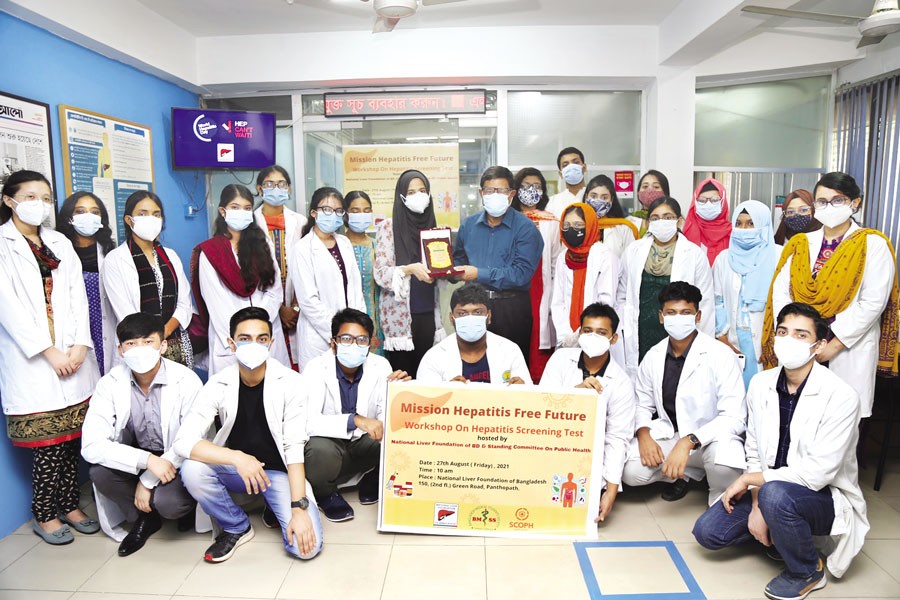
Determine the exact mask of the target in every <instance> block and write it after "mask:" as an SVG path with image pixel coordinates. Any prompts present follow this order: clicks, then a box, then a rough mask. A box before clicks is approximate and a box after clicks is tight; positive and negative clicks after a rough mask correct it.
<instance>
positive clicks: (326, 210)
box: [316, 206, 344, 217]
mask: <svg viewBox="0 0 900 600" xmlns="http://www.w3.org/2000/svg"><path fill="white" fill-rule="evenodd" d="M319 211H322V212H323V213H324V214H326V215H330V214H332V213H333V214H336V215H337V216H339V217H343V216H344V209H343V208H331V207H330V206H320V207H319V208H317V209H316V212H319Z"/></svg>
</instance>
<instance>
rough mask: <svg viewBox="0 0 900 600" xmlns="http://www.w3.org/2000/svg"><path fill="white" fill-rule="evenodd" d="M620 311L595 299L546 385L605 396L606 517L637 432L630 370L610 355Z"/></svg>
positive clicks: (550, 367)
mask: <svg viewBox="0 0 900 600" xmlns="http://www.w3.org/2000/svg"><path fill="white" fill-rule="evenodd" d="M618 327H619V315H617V314H616V311H615V310H614V309H613V307H611V306H608V305H606V304H600V303H595V304H591V305H589V306H587V307H586V308H585V309H584V310H583V311H582V312H581V329H580V330H579V336H578V345H579V347H578V348H559V349H558V350H557V351H556V352H554V353H553V355H552V356H551V357H550V360H549V361H548V362H547V366H546V368H545V369H544V374H543V376H542V377H541V383H540V385H541V387H547V388H557V389H558V388H565V387H578V388H590V389H593V390H596V391H597V394H598V397H599V398H603V399H604V400H605V401H606V437H605V439H604V443H603V484H604V485H605V486H606V490H605V491H604V492H603V495H602V496H601V498H600V514H599V515H598V516H597V518H596V519H595V520H596V521H605V520H606V517H607V516H609V512H610V511H611V510H612V507H613V504H614V503H615V501H616V496H617V495H618V493H619V487H620V486H621V484H622V469H623V468H624V467H625V457H626V455H627V454H628V446H629V444H630V443H631V438H632V437H634V408H635V402H636V401H635V396H634V386H633V385H632V384H631V379H629V378H628V375H627V374H626V373H625V370H624V369H623V368H622V367H621V366H619V365H618V364H616V362H615V361H614V360H613V359H612V357H610V354H609V347H610V345H612V344H615V343H616V342H617V341H618V339H619V335H618V334H617V333H616V330H617V329H618Z"/></svg>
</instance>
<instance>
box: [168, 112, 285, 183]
mask: <svg viewBox="0 0 900 600" xmlns="http://www.w3.org/2000/svg"><path fill="white" fill-rule="evenodd" d="M172 141H173V144H172V146H173V161H174V163H175V167H176V168H181V169H262V168H264V167H268V166H269V165H272V164H275V115H274V114H272V113H259V112H243V111H230V110H208V109H196V108H173V109H172Z"/></svg>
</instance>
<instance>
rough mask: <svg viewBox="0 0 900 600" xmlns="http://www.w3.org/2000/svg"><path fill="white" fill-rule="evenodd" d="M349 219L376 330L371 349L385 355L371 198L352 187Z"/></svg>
mask: <svg viewBox="0 0 900 600" xmlns="http://www.w3.org/2000/svg"><path fill="white" fill-rule="evenodd" d="M344 210H345V211H347V213H346V221H347V239H348V240H350V243H351V244H353V255H354V256H355V257H356V266H357V267H359V275H360V278H361V279H362V292H363V298H365V300H366V312H367V313H368V314H369V316H370V317H372V322H373V324H374V326H375V331H374V333H373V334H372V350H371V351H372V352H374V353H376V354H379V355H381V356H384V332H383V331H381V325H380V324H379V322H378V300H379V296H380V295H381V290H380V288H379V287H378V284H377V283H375V242H374V240H372V237H371V236H370V235H369V234H368V233H366V232H367V231H368V230H369V228H370V227H371V226H372V223H373V218H372V199H371V198H369V195H368V194H367V193H365V192H360V191H353V192H350V193H348V194H347V195H346V196H344Z"/></svg>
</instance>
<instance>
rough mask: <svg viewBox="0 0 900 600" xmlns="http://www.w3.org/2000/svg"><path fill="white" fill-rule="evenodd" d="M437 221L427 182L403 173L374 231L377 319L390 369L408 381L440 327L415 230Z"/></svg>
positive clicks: (433, 288) (419, 175) (436, 303)
mask: <svg viewBox="0 0 900 600" xmlns="http://www.w3.org/2000/svg"><path fill="white" fill-rule="evenodd" d="M436 226H437V220H436V219H435V216H434V204H433V202H432V199H431V184H430V183H429V182H428V178H427V177H425V175H424V174H423V173H421V172H420V171H415V170H409V171H404V172H403V173H402V174H401V175H400V178H399V179H398V180H397V186H396V187H395V189H394V212H393V216H392V218H390V219H385V220H384V221H381V222H380V223H379V224H378V225H377V226H376V228H375V282H376V283H377V284H378V285H379V286H380V287H381V306H380V310H379V321H380V322H381V327H382V329H383V330H384V349H385V350H386V351H387V357H388V360H390V362H391V366H393V368H394V369H399V370H403V371H406V372H407V373H409V374H410V375H411V376H412V377H413V378H415V376H416V371H417V370H418V368H419V362H420V361H421V360H422V357H423V356H424V355H425V352H427V351H428V349H429V348H431V346H432V345H434V342H435V337H436V335H438V334H437V333H436V332H440V334H441V335H442V334H443V328H442V327H441V325H440V322H441V321H440V303H439V301H438V297H437V286H436V285H435V284H434V279H432V278H431V276H430V274H429V272H428V269H427V268H426V267H425V264H424V263H423V262H422V243H421V239H420V237H419V232H420V231H422V230H424V229H434V228H435V227H436Z"/></svg>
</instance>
